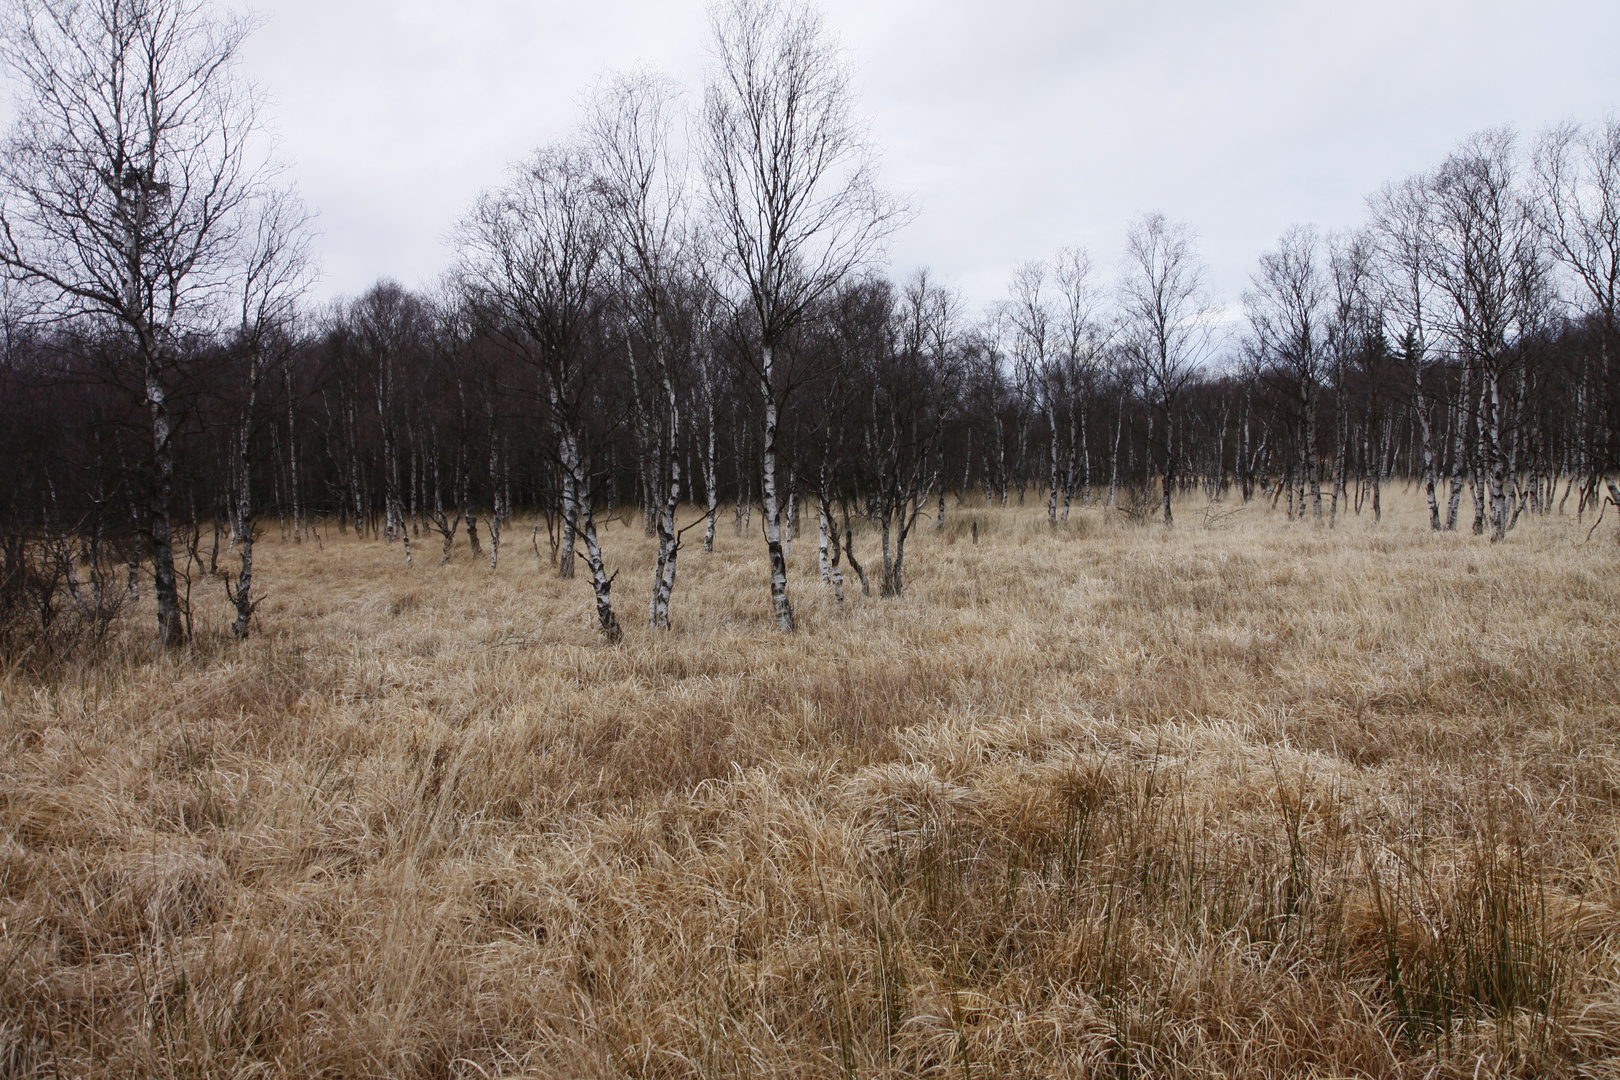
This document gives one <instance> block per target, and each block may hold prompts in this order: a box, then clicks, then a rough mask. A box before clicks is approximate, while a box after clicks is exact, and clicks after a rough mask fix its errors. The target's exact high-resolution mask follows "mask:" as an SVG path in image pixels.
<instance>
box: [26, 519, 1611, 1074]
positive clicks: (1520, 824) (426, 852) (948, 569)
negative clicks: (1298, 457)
mask: <svg viewBox="0 0 1620 1080" xmlns="http://www.w3.org/2000/svg"><path fill="white" fill-rule="evenodd" d="M1200 512H1201V508H1200V507H1196V506H1188V507H1186V508H1184V509H1183V510H1181V511H1178V520H1180V522H1181V524H1180V525H1179V526H1178V528H1177V529H1176V530H1174V531H1170V532H1167V531H1165V530H1163V529H1162V528H1160V527H1158V526H1156V525H1144V524H1140V523H1138V522H1136V521H1135V520H1133V519H1132V518H1131V516H1130V515H1124V514H1119V513H1117V512H1111V513H1109V514H1105V513H1104V512H1102V511H1101V510H1098V509H1095V508H1084V509H1077V510H1075V511H1073V512H1072V513H1071V516H1070V520H1069V522H1068V523H1067V524H1066V525H1065V526H1063V527H1060V528H1059V529H1057V530H1053V529H1052V528H1051V527H1050V526H1048V525H1047V524H1046V522H1045V519H1044V508H1031V509H1029V510H1022V511H1020V510H1006V511H1003V510H1000V509H994V508H983V507H976V508H975V507H962V508H953V509H952V510H951V511H950V512H949V513H948V515H947V519H946V524H945V527H944V528H943V529H940V530H938V531H935V530H933V529H932V527H931V526H926V525H925V526H922V527H920V528H919V530H918V532H917V533H916V535H915V537H914V538H913V542H912V549H911V551H910V553H909V555H910V557H909V558H908V562H907V570H908V584H909V588H908V592H907V595H906V596H905V597H903V598H899V599H892V600H882V599H878V598H876V597H872V598H866V597H863V596H861V595H860V592H859V589H858V588H854V589H851V590H849V592H850V599H849V602H848V604H847V606H846V608H845V609H844V610H839V609H838V607H837V606H836V605H835V603H834V602H833V599H832V596H831V594H830V591H829V590H826V589H824V588H823V587H822V586H821V584H820V581H819V576H818V574H817V572H816V569H815V552H814V548H813V537H811V538H802V539H800V540H799V541H798V542H797V543H796V544H795V547H794V552H793V557H792V560H791V563H792V568H793V578H792V581H793V588H794V590H795V592H794V596H795V601H796V605H797V608H798V615H799V621H800V627H801V630H800V632H799V633H798V634H797V635H796V636H793V637H782V636H779V635H777V634H775V633H774V632H772V631H771V630H770V629H769V627H770V616H769V611H768V606H767V602H766V590H765V565H764V559H763V552H762V551H761V550H758V548H759V545H758V544H757V543H755V542H753V540H752V539H751V538H743V537H736V536H733V535H730V533H729V531H728V530H726V529H724V528H722V530H721V538H720V539H721V542H720V545H719V548H718V550H717V551H716V552H715V553H714V554H712V555H708V556H705V555H703V554H701V553H700V552H697V551H695V550H693V551H691V552H690V553H689V554H688V555H687V557H686V558H685V559H683V560H682V561H681V578H680V581H679V583H678V585H677V590H676V594H675V608H674V619H675V628H674V630H673V631H671V632H669V633H667V634H663V635H653V634H651V633H650V632H648V631H645V630H640V631H638V630H635V629H632V630H631V631H630V632H629V634H628V636H627V639H626V642H625V643H624V644H623V645H622V646H619V647H617V648H607V647H604V646H602V645H601V644H599V643H598V641H597V639H596V637H595V631H594V614H593V612H592V610H591V606H590V599H589V591H588V585H587V584H586V583H585V582H583V581H573V582H560V581H557V580H556V579H555V578H554V576H552V575H551V574H550V573H548V572H547V571H546V569H545V568H544V567H543V566H540V565H538V564H537V562H536V560H535V559H534V557H533V555H532V553H530V552H524V551H519V550H515V545H514V546H513V548H512V549H509V554H507V555H505V556H504V557H503V562H502V565H501V567H500V569H499V570H498V571H496V572H493V573H492V572H491V571H490V570H489V568H488V564H487V562H485V561H473V560H470V559H468V558H467V557H466V556H465V554H461V555H459V556H458V558H457V559H456V560H455V561H453V562H452V563H450V564H449V565H446V566H431V565H425V563H426V562H430V561H431V560H424V561H419V562H418V563H417V565H416V566H414V567H409V568H408V567H406V566H405V565H404V564H403V559H402V557H401V553H400V552H399V550H398V549H397V548H392V547H389V546H387V545H384V544H382V543H380V542H375V541H365V542H362V541H358V540H356V539H354V538H352V537H345V536H340V535H335V534H332V533H328V534H327V535H325V536H324V539H323V541H322V543H321V544H320V545H319V546H318V547H317V546H316V545H303V546H296V545H290V544H281V543H277V542H274V540H273V538H271V539H270V540H267V541H266V542H264V543H262V544H261V545H260V547H259V548H258V555H259V566H260V570H261V575H260V580H261V581H263V582H265V583H266V584H265V588H266V594H265V596H266V598H265V600H264V602H263V605H262V606H261V608H260V609H259V620H260V626H259V629H260V631H261V632H260V634H259V635H258V636H257V637H255V638H253V639H251V640H250V641H248V642H247V643H246V644H245V645H244V644H238V643H236V642H234V641H233V640H231V639H230V637H229V633H228V629H227V625H228V617H229V611H228V610H227V608H226V605H225V603H224V600H223V588H222V586H221V585H220V584H219V583H217V582H198V583H197V584H196V585H195V586H194V589H193V593H192V596H193V604H194V607H195V618H196V626H197V630H198V640H197V643H196V645H195V646H194V647H193V648H192V649H191V650H189V651H187V652H185V653H180V654H173V655H164V654H161V653H159V652H158V651H156V650H154V649H152V648H151V647H149V646H147V645H144V644H143V643H142V641H143V637H144V636H145V635H146V634H147V633H148V629H149V628H148V626H147V623H148V622H149V621H150V613H149V612H147V611H146V610H145V609H144V606H138V607H133V608H130V609H129V610H127V611H121V612H119V613H117V616H116V618H115V619H114V620H113V621H112V624H111V627H110V629H109V630H108V632H107V636H108V639H109V641H108V645H107V646H106V647H105V648H100V649H98V650H96V651H95V652H94V653H93V654H86V658H85V659H84V660H83V661H82V662H64V663H58V664H55V665H53V666H51V667H50V668H49V669H42V668H30V667H22V666H17V667H13V668H12V669H10V671H9V672H8V673H6V674H5V675H4V676H3V681H0V747H3V752H0V1075H6V1076H16V1077H45V1076H106V1077H113V1076H117V1077H124V1076H179V1075H191V1076H297V1077H304V1076H356V1077H359V1076H375V1077H381V1076H388V1077H400V1078H406V1077H469V1078H470V1077H495V1076H533V1077H578V1076H637V1077H672V1078H673V1077H716V1076H779V1077H789V1076H806V1077H808V1076H828V1077H863V1078H864V1077H916V1076H939V1077H962V1078H964V1080H967V1078H971V1077H974V1076H991V1075H995V1076H1029V1077H1077V1078H1078V1077H1101V1076H1144V1077H1147V1076H1153V1077H1160V1076H1165V1077H1213V1076H1245V1077H1247V1076H1255V1077H1284V1076H1289V1077H1293V1076H1320V1077H1344V1076H1369V1077H1451V1076H1454V1077H1477V1076H1524V1077H1530V1076H1536V1077H1542V1076H1554V1077H1556V1076H1569V1077H1576V1076H1591V1077H1598V1076H1616V1075H1620V1069H1617V1068H1616V1067H1615V1065H1614V1062H1615V1061H1616V1060H1617V1059H1620V990H1617V987H1620V813H1617V798H1620V750H1617V746H1620V743H1617V740H1616V736H1617V733H1620V694H1617V689H1616V688H1617V687H1620V655H1617V650H1616V644H1615V643H1616V642H1617V641H1620V573H1617V571H1620V551H1617V549H1616V547H1615V546H1614V545H1613V544H1612V543H1601V542H1599V541H1598V540H1594V541H1593V542H1591V543H1586V544H1583V543H1581V540H1582V538H1583V536H1584V532H1583V531H1581V530H1578V529H1576V528H1575V527H1574V525H1573V523H1571V522H1567V521H1562V520H1557V519H1553V520H1531V521H1528V522H1526V523H1524V524H1521V525H1520V527H1519V528H1518V529H1517V530H1516V531H1515V532H1514V533H1513V534H1512V535H1511V536H1510V537H1509V539H1508V540H1507V541H1506V542H1504V543H1501V544H1498V545H1494V546H1492V545H1489V544H1488V543H1486V542H1484V541H1483V540H1480V539H1477V538H1474V537H1472V536H1468V535H1455V534H1453V535H1431V534H1430V533H1429V532H1428V531H1427V530H1426V529H1425V528H1424V527H1423V526H1424V524H1425V523H1424V520H1423V515H1422V512H1421V509H1420V508H1419V507H1418V506H1417V504H1416V502H1415V501H1413V502H1411V503H1410V504H1399V503H1398V504H1397V505H1396V507H1395V512H1393V513H1387V514H1386V517H1385V521H1384V522H1383V523H1382V524H1381V525H1374V524H1373V523H1371V522H1370V521H1369V520H1368V519H1366V518H1353V517H1352V518H1351V519H1349V520H1348V521H1343V522H1341V524H1340V527H1339V528H1338V529H1336V530H1333V531H1328V530H1324V529H1320V528H1315V527H1312V526H1309V525H1300V524H1290V523H1288V522H1286V521H1284V520H1282V519H1281V518H1280V517H1278V516H1274V515H1269V514H1267V513H1266V512H1265V510H1264V509H1263V508H1261V507H1259V506H1255V507H1252V508H1249V509H1247V510H1245V511H1243V512H1242V513H1240V514H1235V515H1224V511H1219V512H1211V513H1208V514H1205V515H1204V519H1208V520H1207V521H1204V519H1201V518H1200V516H1199V515H1200ZM1223 515H1224V516H1223ZM1201 521H1203V523H1202V524H1201ZM1206 526H1207V527H1206ZM806 540H808V541H809V542H806ZM605 542H606V546H607V549H608V553H609V555H610V558H611V559H613V560H615V564H616V565H617V566H618V567H621V568H622V570H623V572H622V573H621V575H620V577H619V579H618V580H619V587H618V589H616V590H615V592H616V598H617V599H619V600H620V602H621V604H622V606H623V608H624V610H623V612H622V613H621V618H622V619H623V621H625V622H626V623H627V624H628V625H632V626H633V625H634V624H635V622H636V618H635V616H636V614H637V606H638V605H639V603H640V602H641V598H639V597H638V595H637V590H636V588H635V587H634V586H635V583H637V582H646V581H650V577H651V560H652V557H653V554H654V553H653V549H652V546H651V544H650V542H649V541H647V540H646V539H645V538H644V537H643V536H642V535H641V533H640V531H639V530H636V529H631V528H620V527H616V526H615V527H612V528H610V529H609V530H608V531H607V533H606V535H605ZM874 543H875V540H874V539H873V538H872V537H870V536H861V535H858V536H857V544H858V545H860V546H861V547H864V550H862V549H861V547H858V552H859V553H860V554H861V555H863V556H867V557H872V555H873V553H872V550H871V549H872V546H873V544H874ZM216 594H219V595H216Z"/></svg>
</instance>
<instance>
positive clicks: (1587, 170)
mask: <svg viewBox="0 0 1620 1080" xmlns="http://www.w3.org/2000/svg"><path fill="white" fill-rule="evenodd" d="M1534 183H1535V189H1536V194H1537V195H1538V198H1537V199H1536V201H1535V202H1534V203H1533V204H1532V206H1533V208H1534V214H1535V220H1536V223H1537V225H1539V226H1540V228H1541V231H1542V233H1543V234H1544V235H1545V237H1546V239H1547V243H1548V246H1549V247H1550V248H1551V250H1552V254H1553V257H1554V258H1556V259H1557V260H1558V262H1559V263H1561V264H1562V265H1563V266H1564V268H1565V269H1566V270H1567V271H1568V272H1569V273H1570V274H1572V275H1573V276H1574V277H1575V280H1576V281H1577V282H1578V283H1579V287H1580V290H1581V291H1582V292H1583V293H1584V294H1585V299H1586V303H1585V306H1586V311H1587V314H1588V315H1589V317H1590V318H1591V320H1592V322H1593V323H1594V324H1595V329H1596V331H1597V333H1596V337H1597V357H1596V361H1597V362H1596V364H1595V365H1594V364H1592V363H1591V362H1590V361H1588V362H1587V363H1585V364H1584V365H1583V370H1582V372H1581V381H1580V386H1579V387H1578V390H1577V394H1578V397H1579V398H1580V399H1582V400H1584V401H1595V400H1596V399H1598V398H1599V397H1600V396H1601V395H1600V391H1599V388H1598V383H1599V380H1608V379H1609V378H1611V376H1612V371H1613V366H1614V364H1615V361H1616V359H1617V358H1620V119H1616V118H1615V117H1613V116H1610V117H1609V118H1608V119H1607V120H1606V121H1605V122H1604V123H1603V125H1602V126H1601V127H1598V128H1595V129H1585V128H1580V127H1577V126H1574V125H1570V124H1565V125H1563V126H1561V127H1557V128H1554V129H1553V130H1551V131H1549V132H1547V133H1546V134H1545V135H1543V136H1542V138H1541V140H1540V141H1539V142H1538V143H1537V145H1536V150H1535V181H1534ZM1603 389H1604V390H1609V389H1612V388H1610V387H1604V388H1603ZM1583 411H1584V410H1583ZM1580 420H1581V422H1582V427H1583V430H1582V432H1581V436H1582V437H1581V440H1580V442H1581V453H1582V457H1583V458H1584V459H1585V460H1584V461H1582V462H1581V463H1580V467H1581V468H1582V469H1583V470H1584V471H1585V472H1586V473H1587V475H1588V476H1589V477H1590V480H1591V483H1592V484H1593V485H1594V486H1595V484H1596V481H1597V476H1598V474H1599V472H1602V473H1603V478H1604V481H1605V483H1606V484H1607V485H1608V489H1609V497H1610V498H1612V499H1613V500H1614V503H1615V506H1616V507H1617V508H1620V487H1617V486H1616V484H1615V482H1614V478H1613V477H1612V476H1610V475H1609V470H1610V469H1612V468H1613V467H1614V465H1615V460H1614V458H1615V454H1616V449H1617V448H1616V447H1615V446H1614V445H1613V443H1612V442H1611V441H1610V440H1612V439H1613V433H1612V427H1611V426H1610V425H1607V424H1601V423H1598V424H1594V423H1591V422H1590V421H1589V419H1588V418H1587V417H1584V416H1583V417H1581V418H1580ZM1600 443H1602V444H1604V445H1601V446H1600ZM1583 479H1586V477H1583Z"/></svg>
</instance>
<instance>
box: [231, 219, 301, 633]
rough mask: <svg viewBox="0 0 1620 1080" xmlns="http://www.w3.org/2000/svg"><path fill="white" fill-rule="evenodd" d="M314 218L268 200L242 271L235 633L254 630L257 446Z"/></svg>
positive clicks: (235, 345) (290, 332) (289, 336)
mask: <svg viewBox="0 0 1620 1080" xmlns="http://www.w3.org/2000/svg"><path fill="white" fill-rule="evenodd" d="M308 220H309V219H308V216H307V215H306V214H305V212H304V209H303V207H302V206H301V205H300V204H299V203H298V201H297V200H296V199H294V198H292V197H291V196H290V195H284V196H283V197H281V198H276V199H270V200H266V202H265V203H264V204H263V205H262V207H261V212H260V214H259V216H258V219H257V221H256V222H255V223H254V228H253V232H252V234H251V235H252V240H251V242H250V243H249V244H248V245H247V247H246V249H245V251H246V256H247V257H246V259H245V260H244V264H243V267H242V273H241V275H240V278H239V280H240V287H241V292H240V303H241V306H240V309H239V310H240V312H241V318H240V321H239V322H238V324H237V327H236V332H235V335H234V340H233V341H232V343H231V349H232V351H233V352H235V353H236V354H237V355H238V356H239V357H240V358H241V359H240V362H241V364H242V367H243V370H244V376H243V382H244V385H243V387H242V390H243V396H242V402H241V412H240V414H239V420H238V424H237V428H236V431H235V436H236V447H235V449H236V457H237V460H236V485H235V491H233V492H232V500H231V531H232V532H233V533H234V534H235V536H236V543H237V551H238V556H239V558H240V560H241V565H240V568H239V570H238V571H237V574H236V580H235V582H234V583H232V582H230V580H229V578H227V586H228V587H227V590H226V591H227V595H228V596H229V598H230V600H231V603H232V605H233V606H234V607H235V608H236V618H235V619H234V620H232V622H231V632H232V633H233V634H235V635H236V636H237V637H238V638H246V637H247V636H248V624H249V622H250V621H251V620H252V618H253V611H254V608H255V607H257V606H258V601H257V600H255V599H254V596H253V541H254V530H255V527H256V525H257V522H258V513H259V500H258V499H257V498H256V493H255V490H254V485H253V475H254V470H255V466H256V464H257V462H256V458H255V454H254V444H255V442H256V441H258V440H257V436H258V434H259V428H260V427H261V425H262V424H263V423H264V422H265V420H266V419H268V418H267V417H266V416H265V415H264V414H263V413H262V412H261V411H260V399H261V397H262V396H263V395H264V391H265V383H266V381H267V380H268V379H269V378H270V377H271V376H272V375H273V374H275V373H276V372H278V371H280V372H285V371H286V370H287V367H288V363H289V357H290V355H291V353H292V351H293V348H294V343H295V341H296V337H295V329H294V327H293V325H292V322H293V317H294V313H295V312H294V308H295V305H296V303H297V301H298V298H299V296H300V295H301V294H302V292H303V291H304V288H305V287H306V286H307V284H308V275H309V236H308V231H307V226H308Z"/></svg>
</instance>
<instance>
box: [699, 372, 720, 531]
mask: <svg viewBox="0 0 1620 1080" xmlns="http://www.w3.org/2000/svg"><path fill="white" fill-rule="evenodd" d="M707 397H708V411H709V432H708V434H709V439H708V446H707V448H706V450H705V452H704V457H703V488H704V501H705V502H706V503H707V506H706V508H705V510H706V512H705V515H704V518H705V520H704V523H703V550H704V551H705V552H709V551H713V550H714V518H715V512H716V511H717V510H718V509H719V507H720V475H719V469H717V468H716V467H715V455H714V391H713V388H712V387H711V388H710V389H709V392H708V394H707Z"/></svg>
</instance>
